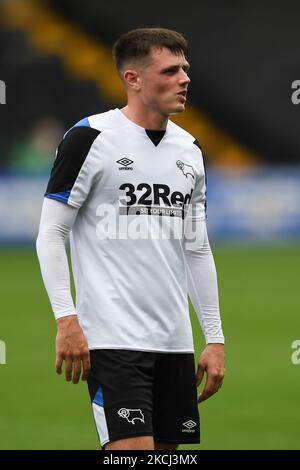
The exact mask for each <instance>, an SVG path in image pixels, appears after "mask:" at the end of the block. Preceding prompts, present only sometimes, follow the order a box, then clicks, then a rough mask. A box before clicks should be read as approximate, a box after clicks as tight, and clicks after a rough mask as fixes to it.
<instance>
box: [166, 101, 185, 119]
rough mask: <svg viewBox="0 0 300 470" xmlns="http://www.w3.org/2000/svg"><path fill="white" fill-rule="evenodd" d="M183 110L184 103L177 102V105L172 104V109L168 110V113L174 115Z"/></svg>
mask: <svg viewBox="0 0 300 470" xmlns="http://www.w3.org/2000/svg"><path fill="white" fill-rule="evenodd" d="M184 111H185V104H183V103H182V104H179V105H177V106H174V108H173V109H172V110H169V112H168V115H169V116H175V115H176V114H181V113H183V112H184Z"/></svg>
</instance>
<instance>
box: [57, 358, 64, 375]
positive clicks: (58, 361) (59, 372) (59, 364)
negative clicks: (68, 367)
mask: <svg viewBox="0 0 300 470" xmlns="http://www.w3.org/2000/svg"><path fill="white" fill-rule="evenodd" d="M62 363H63V357H62V354H56V363H55V370H56V373H57V374H61V372H62V371H61V366H62Z"/></svg>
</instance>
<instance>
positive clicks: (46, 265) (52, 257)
mask: <svg viewBox="0 0 300 470" xmlns="http://www.w3.org/2000/svg"><path fill="white" fill-rule="evenodd" d="M76 214H77V211H76V210H75V209H73V208H70V207H67V206H65V205H64V204H62V203H59V202H57V201H52V200H50V199H45V200H44V205H43V210H42V216H41V223H40V229H39V235H38V238H37V242H36V248H37V254H38V258H39V262H40V267H41V272H42V276H43V281H44V284H45V287H46V290H47V293H48V296H49V299H50V302H51V305H52V309H53V312H54V315H55V318H56V319H58V318H61V317H64V316H68V315H75V314H76V310H75V306H74V303H73V299H72V295H71V287H70V271H69V265H68V258H67V253H66V248H65V242H66V239H67V236H68V233H69V231H70V229H71V227H72V225H73V223H74V220H75V218H76Z"/></svg>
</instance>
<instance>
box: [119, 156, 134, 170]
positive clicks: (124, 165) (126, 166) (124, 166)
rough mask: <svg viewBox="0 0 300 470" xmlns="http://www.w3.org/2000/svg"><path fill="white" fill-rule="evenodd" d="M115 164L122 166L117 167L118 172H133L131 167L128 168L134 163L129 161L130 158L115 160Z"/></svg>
mask: <svg viewBox="0 0 300 470" xmlns="http://www.w3.org/2000/svg"><path fill="white" fill-rule="evenodd" d="M116 163H119V164H120V165H122V166H119V170H133V168H132V166H129V165H131V164H132V163H134V162H133V160H130V158H126V157H124V158H121V159H120V160H117V161H116Z"/></svg>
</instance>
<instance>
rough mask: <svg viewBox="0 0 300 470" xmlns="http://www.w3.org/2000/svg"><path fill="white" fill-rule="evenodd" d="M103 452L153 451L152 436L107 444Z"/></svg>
mask: <svg viewBox="0 0 300 470" xmlns="http://www.w3.org/2000/svg"><path fill="white" fill-rule="evenodd" d="M105 450H154V442H153V437H152V436H140V437H130V438H128V439H119V440H117V441H112V442H108V443H107V444H106V445H105Z"/></svg>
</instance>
